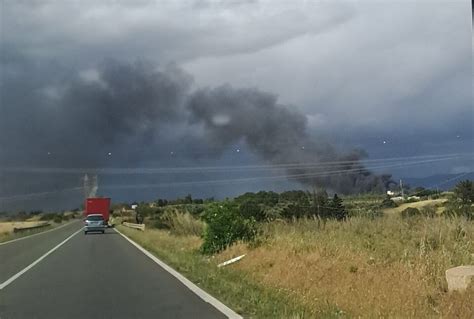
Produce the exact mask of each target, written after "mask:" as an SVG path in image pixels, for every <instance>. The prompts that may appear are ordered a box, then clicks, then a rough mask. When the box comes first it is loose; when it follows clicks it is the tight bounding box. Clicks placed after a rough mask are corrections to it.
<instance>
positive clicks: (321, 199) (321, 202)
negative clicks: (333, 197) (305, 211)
mask: <svg viewBox="0 0 474 319" xmlns="http://www.w3.org/2000/svg"><path fill="white" fill-rule="evenodd" d="M328 208H329V203H328V193H326V190H324V189H322V190H319V191H317V192H316V191H313V212H312V213H313V215H316V216H319V217H321V218H327V217H329V216H328V215H329V214H328V213H329V210H328Z"/></svg>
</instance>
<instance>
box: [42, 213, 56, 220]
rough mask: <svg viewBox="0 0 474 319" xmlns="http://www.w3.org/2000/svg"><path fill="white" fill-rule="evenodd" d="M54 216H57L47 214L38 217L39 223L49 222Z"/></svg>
mask: <svg viewBox="0 0 474 319" xmlns="http://www.w3.org/2000/svg"><path fill="white" fill-rule="evenodd" d="M56 216H57V214H55V213H47V214H44V215H42V216H41V217H40V220H41V221H49V220H53V219H54V218H55V217H56Z"/></svg>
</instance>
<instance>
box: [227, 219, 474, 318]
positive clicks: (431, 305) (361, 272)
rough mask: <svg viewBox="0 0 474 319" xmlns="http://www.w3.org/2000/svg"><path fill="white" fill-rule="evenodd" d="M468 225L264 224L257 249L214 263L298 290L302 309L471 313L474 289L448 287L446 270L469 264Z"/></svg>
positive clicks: (234, 250)
mask: <svg viewBox="0 0 474 319" xmlns="http://www.w3.org/2000/svg"><path fill="white" fill-rule="evenodd" d="M473 249H474V225H473V223H472V222H469V221H466V220H463V219H454V220H448V219H444V218H443V219H442V218H437V219H417V220H410V221H404V220H402V219H395V218H381V219H378V220H367V219H360V218H353V219H351V220H349V221H347V222H344V223H338V222H328V223H327V224H326V225H325V226H324V227H323V226H322V225H318V222H317V221H314V220H307V221H299V222H296V223H288V224H286V223H283V224H273V225H268V227H267V228H266V229H265V231H264V234H263V243H262V244H261V245H260V246H258V247H257V248H249V247H248V246H247V245H243V244H237V245H234V246H233V247H230V248H229V249H227V250H226V251H224V252H222V253H221V254H220V255H219V256H218V261H219V262H221V261H224V260H227V259H230V258H232V257H235V256H237V255H241V254H244V253H246V254H247V256H246V257H245V258H244V259H243V260H241V261H240V262H238V263H236V264H234V265H232V266H230V267H234V268H235V269H238V270H241V271H244V272H246V273H249V274H252V276H253V277H254V278H255V280H257V281H258V282H260V283H262V284H264V285H266V286H271V287H273V288H274V289H279V290H285V291H287V292H288V293H290V294H292V295H296V296H298V299H299V300H301V301H303V302H304V303H305V304H306V305H308V307H310V308H311V309H314V311H315V313H314V315H315V316H318V309H323V310H324V309H325V306H326V305H328V304H329V305H336V306H337V308H339V309H340V310H341V311H342V313H346V314H348V315H349V316H350V317H359V316H360V317H403V318H407V317H410V318H426V317H433V316H434V317H440V316H441V317H453V316H455V317H458V318H473V317H474V305H473V303H472V299H471V298H472V296H473V294H472V292H467V293H464V294H450V293H447V292H446V283H445V279H444V271H445V269H447V268H449V267H452V266H457V265H458V264H469V263H470V264H472V263H474V257H473V255H472V253H473V252H474V251H473Z"/></svg>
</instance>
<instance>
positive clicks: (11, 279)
mask: <svg viewBox="0 0 474 319" xmlns="http://www.w3.org/2000/svg"><path fill="white" fill-rule="evenodd" d="M82 230H83V228H82V227H81V229H79V230H78V231H76V232H75V233H74V234H72V235H71V236H69V237H68V238H66V239H65V240H63V241H62V242H60V243H59V244H57V245H56V246H55V247H54V248H53V249H51V250H50V251H48V252H47V253H45V254H44V255H43V256H41V257H40V258H38V259H36V260H35V261H34V262H32V263H31V264H30V265H28V266H26V267H25V268H24V269H23V270H21V271H20V272H18V273H17V274H15V275H13V276H11V277H10V278H9V279H7V280H5V281H4V282H3V283H1V284H0V290H2V289H3V288H5V287H6V286H8V285H9V284H11V283H12V282H13V281H15V280H16V279H18V278H19V277H20V276H21V275H23V274H24V273H25V272H27V271H28V270H30V269H31V268H33V267H34V266H36V264H38V263H39V262H40V261H42V260H43V259H45V258H46V257H48V255H50V254H51V253H53V252H54V251H55V250H56V249H58V248H59V247H61V246H62V245H64V244H65V243H66V242H67V241H68V240H69V239H71V238H72V237H74V236H75V235H77V234H78V233H79V232H81V231H82Z"/></svg>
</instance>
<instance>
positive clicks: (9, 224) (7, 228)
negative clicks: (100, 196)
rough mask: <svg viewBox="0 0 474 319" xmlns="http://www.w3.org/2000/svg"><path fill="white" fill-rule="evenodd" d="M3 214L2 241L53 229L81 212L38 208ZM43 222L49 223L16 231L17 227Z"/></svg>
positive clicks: (0, 232) (0, 226) (0, 239)
mask: <svg viewBox="0 0 474 319" xmlns="http://www.w3.org/2000/svg"><path fill="white" fill-rule="evenodd" d="M2 215H3V216H2V217H1V218H0V243H1V242H6V241H9V240H13V239H17V238H21V237H25V236H29V235H32V234H36V233H41V232H44V231H46V230H49V229H52V228H54V227H57V226H59V225H61V224H62V223H64V222H67V221H69V220H71V219H74V218H77V217H78V216H79V212H77V211H76V212H74V211H68V212H62V213H44V212H42V211H39V210H37V211H31V212H29V213H26V212H23V211H22V212H18V213H16V214H8V215H7V214H2ZM43 224H49V225H48V226H46V227H41V228H35V229H28V230H23V231H21V232H14V229H15V228H29V227H34V226H38V225H43Z"/></svg>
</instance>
